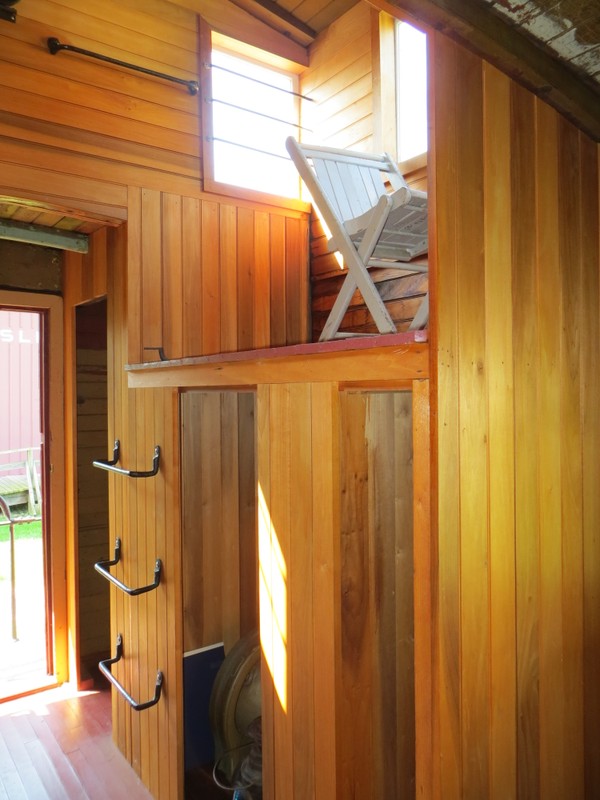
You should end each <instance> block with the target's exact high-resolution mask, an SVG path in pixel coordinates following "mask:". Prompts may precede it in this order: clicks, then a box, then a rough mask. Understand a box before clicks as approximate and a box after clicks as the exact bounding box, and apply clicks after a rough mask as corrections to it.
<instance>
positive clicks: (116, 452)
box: [92, 439, 160, 478]
mask: <svg viewBox="0 0 600 800" xmlns="http://www.w3.org/2000/svg"><path fill="white" fill-rule="evenodd" d="M120 448H121V443H120V442H119V440H118V439H115V444H114V448H113V457H112V459H110V460H105V459H100V458H99V459H97V460H96V461H92V464H93V466H94V467H98V469H105V470H106V471H107V472H116V473H118V474H119V475H127V477H128V478H151V477H152V476H153V475H156V473H157V472H158V467H159V464H160V447H159V446H158V445H156V447H155V448H154V457H153V459H152V469H149V470H147V471H146V472H144V471H141V470H135V469H123V468H122V467H117V466H116V465H117V464H118V462H119V457H120Z"/></svg>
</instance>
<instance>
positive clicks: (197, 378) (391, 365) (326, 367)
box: [125, 331, 429, 389]
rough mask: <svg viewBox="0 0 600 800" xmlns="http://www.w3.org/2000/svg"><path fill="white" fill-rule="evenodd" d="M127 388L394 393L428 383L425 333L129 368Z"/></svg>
mask: <svg viewBox="0 0 600 800" xmlns="http://www.w3.org/2000/svg"><path fill="white" fill-rule="evenodd" d="M125 369H126V371H127V376H128V384H129V387H130V388H135V389H137V388H156V387H180V388H191V387H196V388H197V387H203V388H217V387H219V388H224V387H229V388H247V389H250V388H254V387H256V386H258V385H259V384H276V383H320V382H323V381H330V382H331V381H333V382H339V383H351V384H356V385H365V386H369V385H373V384H377V385H382V386H387V385H389V386H390V387H394V388H399V387H402V386H403V385H410V383H411V382H412V381H413V380H420V379H424V378H428V377H429V344H428V337H427V331H411V332H408V333H398V334H390V335H383V336H372V337H360V338H351V339H339V340H336V341H332V342H315V343H311V344H298V345H289V346H287V347H273V348H267V349H261V350H247V351H240V352H234V353H219V354H216V355H208V356H197V357H190V358H180V359H176V360H168V361H152V362H147V363H144V364H129V365H127V366H126V367H125Z"/></svg>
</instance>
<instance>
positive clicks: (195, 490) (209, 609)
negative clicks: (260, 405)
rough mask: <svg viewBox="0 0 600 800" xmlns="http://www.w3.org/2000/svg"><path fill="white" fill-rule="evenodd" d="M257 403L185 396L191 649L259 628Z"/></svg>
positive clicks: (186, 595) (244, 397) (187, 644)
mask: <svg viewBox="0 0 600 800" xmlns="http://www.w3.org/2000/svg"><path fill="white" fill-rule="evenodd" d="M254 405H255V403H254V395H253V394H252V393H245V394H239V393H237V392H200V391H189V392H184V393H183V394H182V395H181V415H182V416H181V419H182V459H183V460H182V476H183V479H182V491H183V501H182V502H183V552H184V554H185V556H184V558H183V604H184V649H185V650H186V651H190V650H195V649H197V648H200V647H207V646H209V645H213V644H215V643H218V642H224V644H225V651H226V652H227V651H229V649H230V648H231V647H232V645H233V644H235V642H236V641H237V640H238V639H239V637H240V636H241V635H243V634H246V633H248V632H249V631H251V630H253V629H255V628H256V627H257V614H258V608H257V589H256V573H257V569H256V564H257V556H256V487H255V432H254Z"/></svg>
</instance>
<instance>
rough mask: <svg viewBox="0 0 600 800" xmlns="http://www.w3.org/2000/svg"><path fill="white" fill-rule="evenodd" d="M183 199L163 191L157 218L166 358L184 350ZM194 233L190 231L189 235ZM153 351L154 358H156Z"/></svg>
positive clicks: (174, 356)
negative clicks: (160, 251)
mask: <svg viewBox="0 0 600 800" xmlns="http://www.w3.org/2000/svg"><path fill="white" fill-rule="evenodd" d="M181 207H182V199H181V197H180V196H179V195H172V194H163V195H162V198H161V212H160V219H159V220H156V222H158V224H160V225H161V228H162V253H161V266H162V314H161V316H162V321H163V339H162V346H163V347H164V349H165V353H167V354H168V356H167V357H168V358H181V356H182V355H183V354H184V350H183V314H182V308H183V254H182V249H183V238H184V237H183V229H182V216H181ZM192 235H193V234H192ZM156 355H157V354H156V353H154V356H153V360H156Z"/></svg>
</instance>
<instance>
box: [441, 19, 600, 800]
mask: <svg viewBox="0 0 600 800" xmlns="http://www.w3.org/2000/svg"><path fill="white" fill-rule="evenodd" d="M432 78H433V81H434V113H435V116H434V118H435V131H436V134H435V140H434V145H433V147H434V151H433V154H432V162H433V163H432V165H431V169H432V170H433V174H432V173H431V172H430V181H433V186H430V191H432V193H433V196H434V197H435V198H436V199H435V210H436V229H435V248H434V252H433V253H430V256H431V257H432V259H433V262H434V269H435V274H436V283H435V286H436V288H437V293H436V297H437V301H436V303H435V308H434V311H433V314H432V327H433V330H432V331H431V337H432V346H433V347H434V348H435V351H436V353H437V358H436V366H435V373H436V375H435V376H434V381H436V380H437V392H436V397H435V398H434V408H435V409H436V412H437V413H435V412H434V416H433V417H432V419H433V420H434V431H433V438H434V441H436V442H437V451H436V460H437V467H436V474H435V481H436V482H437V483H438V486H439V489H438V492H437V510H436V514H435V518H434V520H433V529H434V531H437V535H436V537H435V539H434V547H435V548H436V549H437V551H438V557H437V561H436V575H435V588H434V593H433V598H434V600H435V603H436V604H437V605H436V607H435V608H434V610H433V619H434V620H435V622H436V637H435V647H434V666H435V680H436V686H437V691H436V693H435V694H434V707H433V716H434V728H433V733H434V747H433V761H432V764H433V787H434V796H437V797H444V798H459V797H468V796H474V797H475V796H476V797H490V798H492V797H494V798H503V797H516V796H519V797H520V796H527V797H529V796H540V797H550V796H556V797H559V796H561V797H562V796H565V797H566V796H569V797H577V798H583V797H591V796H595V795H596V794H598V792H599V791H600V772H599V768H598V759H597V741H598V738H599V736H600V731H599V727H598V726H599V724H600V723H599V722H598V720H599V719H600V708H599V705H598V704H599V695H598V691H597V681H594V680H592V679H591V672H590V666H589V665H590V664H591V663H592V661H596V662H597V661H598V660H599V659H600V650H599V649H598V647H599V642H600V637H599V636H598V616H597V614H596V612H595V611H594V610H592V608H595V606H594V601H593V600H592V598H594V597H596V598H597V594H598V589H599V587H600V571H599V570H598V542H597V531H598V520H599V518H600V500H599V498H598V493H597V492H596V493H595V494H594V495H593V496H592V495H591V494H590V492H589V487H590V480H596V479H597V475H598V469H599V468H600V459H599V457H598V453H597V451H596V452H595V454H594V455H592V453H591V452H590V449H589V444H588V443H589V441H590V439H595V440H597V438H598V436H599V434H600V428H599V417H598V410H597V403H596V402H595V400H594V392H595V388H594V387H595V386H596V383H597V375H598V335H597V325H598V323H597V320H598V311H599V304H600V299H599V293H598V280H599V272H600V270H599V256H598V242H599V233H598V213H597V212H598V196H599V182H598V149H597V145H594V144H593V143H592V142H591V141H590V140H589V139H587V137H586V136H585V135H584V134H583V133H581V132H580V131H578V130H577V129H576V128H575V127H573V126H572V125H570V124H569V123H568V122H567V121H566V120H565V119H564V118H562V117H560V116H559V115H558V114H557V113H556V112H555V111H553V110H552V109H551V108H550V107H549V106H547V105H545V104H544V103H542V102H541V101H540V100H538V99H536V98H534V97H533V95H531V94H530V93H528V92H527V91H526V90H525V89H523V88H521V87H519V86H517V85H516V84H515V83H513V82H511V80H510V79H509V78H508V77H506V76H505V75H502V74H501V73H499V72H498V71H496V70H495V69H494V68H493V67H491V66H489V65H486V64H485V63H483V62H482V61H481V60H480V59H478V58H477V57H475V56H474V55H472V54H469V53H467V52H466V51H464V50H461V48H460V47H458V46H457V45H455V44H451V43H450V42H449V41H448V40H446V39H444V37H443V36H441V35H437V34H436V35H435V36H434V51H433V60H432ZM584 331H585V333H584ZM592 376H594V377H592ZM590 380H591V381H592V383H590ZM592 405H593V409H592ZM584 408H585V409H586V410H585V412H584V411H583V409H584ZM584 465H585V466H584ZM592 476H594V477H592ZM583 509H585V511H584V510H583ZM596 605H597V603H596Z"/></svg>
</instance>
